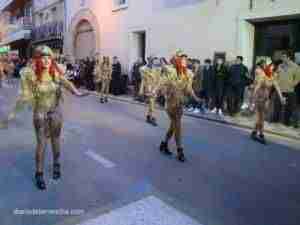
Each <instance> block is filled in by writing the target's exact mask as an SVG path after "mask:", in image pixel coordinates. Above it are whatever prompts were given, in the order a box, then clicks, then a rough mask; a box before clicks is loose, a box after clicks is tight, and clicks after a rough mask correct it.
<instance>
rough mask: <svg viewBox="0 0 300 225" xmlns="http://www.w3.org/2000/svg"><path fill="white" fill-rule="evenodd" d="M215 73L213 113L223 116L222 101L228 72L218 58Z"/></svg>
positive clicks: (221, 60)
mask: <svg viewBox="0 0 300 225" xmlns="http://www.w3.org/2000/svg"><path fill="white" fill-rule="evenodd" d="M214 73H215V85H214V86H215V106H216V107H215V108H214V109H213V110H212V112H213V113H217V114H219V115H223V107H224V99H225V89H226V82H227V80H228V70H227V67H226V66H225V62H224V59H222V58H218V59H217V62H216V65H215V66H214Z"/></svg>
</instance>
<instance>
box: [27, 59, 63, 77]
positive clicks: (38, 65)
mask: <svg viewBox="0 0 300 225" xmlns="http://www.w3.org/2000/svg"><path fill="white" fill-rule="evenodd" d="M33 66H34V72H35V74H36V76H37V80H38V81H41V80H42V76H43V72H44V70H45V69H46V68H45V66H44V63H43V61H42V57H41V56H38V57H35V58H34V59H33ZM48 72H49V74H50V75H51V76H52V77H55V74H56V73H58V74H59V75H63V72H62V71H61V70H60V69H59V67H58V65H57V63H56V62H55V61H54V60H53V59H51V62H50V67H49V71H48Z"/></svg>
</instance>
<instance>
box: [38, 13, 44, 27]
mask: <svg viewBox="0 0 300 225" xmlns="http://www.w3.org/2000/svg"><path fill="white" fill-rule="evenodd" d="M39 21H40V25H42V24H43V23H44V14H43V13H39Z"/></svg>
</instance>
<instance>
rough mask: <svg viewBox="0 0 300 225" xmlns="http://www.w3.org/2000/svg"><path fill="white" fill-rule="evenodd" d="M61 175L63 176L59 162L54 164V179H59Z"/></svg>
mask: <svg viewBox="0 0 300 225" xmlns="http://www.w3.org/2000/svg"><path fill="white" fill-rule="evenodd" d="M60 177H61V172H60V164H59V163H54V165H53V179H54V180H58V179H59V178H60Z"/></svg>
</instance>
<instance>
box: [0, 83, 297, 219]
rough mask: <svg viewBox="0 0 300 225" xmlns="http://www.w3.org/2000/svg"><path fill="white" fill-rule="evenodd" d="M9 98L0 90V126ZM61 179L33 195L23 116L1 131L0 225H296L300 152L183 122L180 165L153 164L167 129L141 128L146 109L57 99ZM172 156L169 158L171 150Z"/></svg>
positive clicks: (31, 147)
mask: <svg viewBox="0 0 300 225" xmlns="http://www.w3.org/2000/svg"><path fill="white" fill-rule="evenodd" d="M16 92H17V91H16V88H14V87H10V86H5V87H4V88H2V89H0V119H1V118H2V119H3V118H4V117H5V115H7V112H8V111H9V110H10V109H11V107H12V105H13V103H14V101H15V95H16ZM63 109H64V117H65V123H64V129H63V135H62V157H61V163H62V179H61V180H60V181H58V182H55V181H54V180H52V179H51V165H52V156H51V148H50V146H48V148H47V155H46V161H45V175H46V177H45V178H46V182H47V190H46V191H39V190H37V189H36V187H35V186H34V182H33V181H34V180H33V175H34V171H35V163H34V151H35V137H34V133H33V128H32V113H31V111H30V110H28V111H25V112H23V113H21V114H20V115H18V117H17V119H16V121H14V122H12V123H11V124H10V125H9V128H8V129H2V130H0V165H1V166H0V188H1V189H0V190H1V192H0V225H71V224H72V225H93V224H95V225H102V224H103V225H104V224H105V225H135V224H136V225H177V224H178V225H179V224H180V225H189V224H190V225H299V224H300V213H299V211H300V192H299V187H300V179H299V178H300V151H299V150H300V145H299V143H300V142H297V141H295V140H289V139H279V137H277V136H276V137H275V136H267V138H268V142H269V144H268V145H267V146H264V145H261V144H259V143H256V142H253V141H252V140H250V138H249V134H250V133H249V131H247V130H243V129H237V128H233V127H230V126H228V125H225V124H218V123H214V122H211V121H205V120H200V119H195V118H191V117H184V119H183V127H184V137H183V138H184V141H183V142H184V146H185V153H186V156H187V162H186V163H180V162H178V161H176V159H175V156H172V157H168V156H164V155H162V154H160V152H159V151H158V147H159V144H160V141H161V140H162V137H163V136H164V134H165V131H166V129H167V127H168V119H167V116H166V114H165V113H164V112H161V111H159V112H158V113H157V118H158V124H159V126H158V127H152V126H150V125H149V124H146V122H145V108H144V107H143V106H140V105H135V104H130V103H126V102H120V101H116V100H111V101H110V102H109V103H107V104H101V103H100V102H99V99H97V97H96V96H88V97H85V98H75V97H72V96H70V95H66V98H65V101H64V103H63ZM170 147H171V149H172V150H173V152H174V153H175V145H174V143H173V142H172V144H171V145H170Z"/></svg>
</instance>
